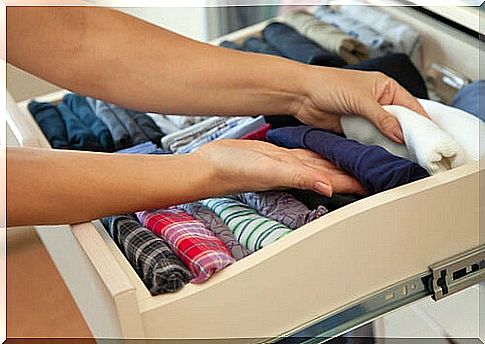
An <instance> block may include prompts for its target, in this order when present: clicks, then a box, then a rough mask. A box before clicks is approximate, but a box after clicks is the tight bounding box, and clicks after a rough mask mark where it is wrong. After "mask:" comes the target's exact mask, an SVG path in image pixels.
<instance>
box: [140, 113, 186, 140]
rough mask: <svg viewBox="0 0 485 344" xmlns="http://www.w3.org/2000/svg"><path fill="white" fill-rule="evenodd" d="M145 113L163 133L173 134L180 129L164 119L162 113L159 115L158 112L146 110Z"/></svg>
mask: <svg viewBox="0 0 485 344" xmlns="http://www.w3.org/2000/svg"><path fill="white" fill-rule="evenodd" d="M146 115H147V116H148V117H150V118H151V119H153V121H154V122H155V124H156V125H157V127H158V128H159V129H160V131H161V132H162V133H164V134H165V135H168V134H173V133H175V132H177V131H179V130H180V128H179V127H177V126H176V125H175V124H173V123H172V122H170V121H169V120H168V119H166V118H165V116H164V115H160V114H158V113H151V112H148V113H147V114H146Z"/></svg>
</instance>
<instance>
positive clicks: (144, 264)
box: [101, 215, 192, 295]
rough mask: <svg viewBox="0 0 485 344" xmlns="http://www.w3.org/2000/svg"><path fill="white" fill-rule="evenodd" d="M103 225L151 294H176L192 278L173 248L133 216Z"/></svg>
mask: <svg viewBox="0 0 485 344" xmlns="http://www.w3.org/2000/svg"><path fill="white" fill-rule="evenodd" d="M101 222H102V223H103V225H104V226H105V227H106V229H107V230H108V232H109V234H110V235H111V237H112V238H113V239H114V241H115V242H116V244H117V245H118V247H119V248H120V249H121V251H122V252H123V254H124V255H125V256H126V258H127V259H128V261H129V262H130V264H131V265H132V266H133V268H134V269H135V270H136V272H137V273H138V275H139V276H140V277H141V279H142V280H143V282H144V283H145V285H146V286H147V288H148V290H149V291H150V293H151V294H152V295H158V294H161V293H171V292H175V291H177V290H179V289H180V288H182V287H183V286H184V285H185V284H186V283H188V282H189V281H190V280H191V279H192V275H191V273H190V271H189V270H188V269H187V267H186V266H185V265H184V263H182V262H181V261H180V259H179V258H178V257H177V256H176V255H175V253H173V251H172V250H171V249H170V247H169V246H168V245H167V244H166V243H165V242H164V241H163V240H162V239H161V238H160V237H158V236H157V235H155V234H154V233H152V232H151V231H150V230H149V229H147V228H145V227H143V226H142V225H141V224H140V223H139V222H138V221H137V220H136V219H135V218H134V217H133V216H131V215H120V216H112V217H107V218H104V219H102V220H101Z"/></svg>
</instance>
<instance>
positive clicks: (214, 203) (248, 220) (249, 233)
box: [201, 197, 291, 251]
mask: <svg viewBox="0 0 485 344" xmlns="http://www.w3.org/2000/svg"><path fill="white" fill-rule="evenodd" d="M201 203H202V204H203V205H205V206H206V207H208V208H209V209H211V210H212V211H213V212H214V213H215V214H216V215H217V216H219V217H220V218H221V219H222V221H223V222H224V223H225V224H226V225H227V226H228V227H229V228H230V229H231V231H232V232H233V233H234V236H235V237H236V239H237V241H239V242H240V243H241V244H243V245H244V247H246V248H247V249H248V250H250V251H257V250H259V249H261V248H263V247H265V246H268V245H269V244H271V243H273V242H275V241H276V240H278V239H279V238H281V237H282V236H284V235H286V234H288V233H290V232H291V230H290V229H289V228H288V227H286V226H284V225H282V224H281V223H278V222H276V221H273V220H270V219H267V218H265V217H263V216H261V215H259V214H258V212H257V211H256V210H254V209H252V208H250V207H248V206H247V205H245V204H243V203H241V202H239V201H236V200H234V199H231V198H228V197H221V198H210V199H206V200H203V201H201Z"/></svg>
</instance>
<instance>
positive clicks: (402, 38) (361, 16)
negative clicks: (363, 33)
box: [340, 5, 421, 66]
mask: <svg viewBox="0 0 485 344" xmlns="http://www.w3.org/2000/svg"><path fill="white" fill-rule="evenodd" d="M340 12H341V13H343V14H344V15H346V16H347V17H353V18H357V19H358V20H359V22H361V23H363V24H365V25H368V26H369V27H372V28H373V29H374V30H376V31H378V32H380V33H381V34H382V35H383V36H384V37H385V39H386V40H388V41H390V42H392V43H393V45H394V51H395V52H400V53H404V54H406V55H408V56H409V57H410V58H411V60H412V61H413V62H414V63H415V64H416V65H418V66H420V64H421V56H420V55H421V51H420V47H421V37H420V34H419V32H418V31H416V30H415V29H414V28H412V27H411V26H409V25H407V24H405V23H403V22H401V21H399V20H396V19H394V18H393V17H392V16H391V15H390V14H387V13H386V12H385V11H382V10H380V9H379V7H375V6H352V5H343V6H340Z"/></svg>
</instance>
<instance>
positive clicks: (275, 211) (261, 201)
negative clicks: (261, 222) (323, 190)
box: [234, 191, 328, 229]
mask: <svg viewBox="0 0 485 344" xmlns="http://www.w3.org/2000/svg"><path fill="white" fill-rule="evenodd" d="M234 198H235V199H237V200H238V201H239V202H242V203H244V204H246V205H247V206H249V207H251V208H253V209H254V210H256V211H257V212H258V213H259V214H261V215H262V216H265V217H267V218H269V219H271V220H275V221H277V222H279V223H282V224H284V225H285V226H287V227H288V228H290V229H297V228H299V227H301V226H303V225H305V224H307V223H309V222H312V221H313V220H316V219H318V218H319V217H320V216H322V215H325V214H326V213H328V210H327V209H326V208H325V207H323V206H319V207H318V208H317V209H315V210H310V209H308V208H307V207H306V206H305V205H304V204H303V203H301V202H300V201H299V200H297V199H296V198H295V197H293V196H292V195H290V194H288V193H286V192H281V191H267V192H246V193H242V194H238V195H235V196H234Z"/></svg>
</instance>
